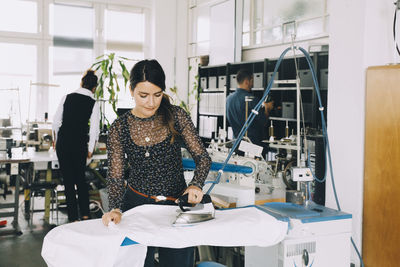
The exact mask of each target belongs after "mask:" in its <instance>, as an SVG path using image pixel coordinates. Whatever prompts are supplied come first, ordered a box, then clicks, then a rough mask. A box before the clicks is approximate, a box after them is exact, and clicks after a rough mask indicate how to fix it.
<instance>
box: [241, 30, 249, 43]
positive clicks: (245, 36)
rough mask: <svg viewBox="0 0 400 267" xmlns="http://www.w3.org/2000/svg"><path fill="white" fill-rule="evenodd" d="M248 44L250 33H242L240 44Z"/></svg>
mask: <svg viewBox="0 0 400 267" xmlns="http://www.w3.org/2000/svg"><path fill="white" fill-rule="evenodd" d="M248 45H250V33H248V32H247V33H244V34H243V38H242V46H248Z"/></svg>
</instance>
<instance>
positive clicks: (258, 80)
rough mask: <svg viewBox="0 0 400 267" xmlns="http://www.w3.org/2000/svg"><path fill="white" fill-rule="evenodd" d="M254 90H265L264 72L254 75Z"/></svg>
mask: <svg viewBox="0 0 400 267" xmlns="http://www.w3.org/2000/svg"><path fill="white" fill-rule="evenodd" d="M253 88H264V86H263V74H262V72H258V73H254V74H253Z"/></svg>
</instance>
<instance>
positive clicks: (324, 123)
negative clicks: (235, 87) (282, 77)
mask: <svg viewBox="0 0 400 267" xmlns="http://www.w3.org/2000/svg"><path fill="white" fill-rule="evenodd" d="M291 49H292V48H291V47H289V48H286V49H285V50H284V51H283V52H282V54H281V55H280V57H279V59H278V61H277V63H276V65H275V69H274V72H273V74H272V77H271V80H270V81H269V83H268V85H267V88H266V89H265V91H264V94H263V97H262V98H261V100H260V101H259V102H258V104H257V105H256V106H255V107H254V111H255V112H251V114H250V115H249V117H248V118H247V120H246V122H245V124H244V125H243V127H242V129H241V130H240V132H239V134H238V137H237V139H236V140H235V142H234V143H233V146H232V148H231V150H230V152H229V153H228V156H227V157H226V159H225V161H224V163H223V165H222V167H221V169H220V170H219V171H218V175H217V178H216V179H215V181H213V182H211V183H212V184H211V186H210V188H209V189H208V191H207V194H210V192H211V191H212V189H213V188H214V186H215V185H216V184H218V183H219V181H220V179H221V175H222V173H223V171H224V168H225V166H226V165H227V164H228V161H229V159H230V158H231V156H232V154H233V152H234V151H235V149H236V147H237V146H238V145H239V143H240V141H241V140H242V138H243V136H244V134H245V132H246V131H247V129H248V128H249V126H250V125H251V123H252V122H253V120H254V118H255V116H256V115H257V114H258V111H259V110H260V108H261V106H262V104H263V102H264V101H265V99H267V96H268V94H269V92H270V90H271V87H272V84H273V82H274V79H275V75H276V72H277V71H278V68H279V66H280V64H281V63H282V60H283V58H284V56H285V55H286V53H287V52H288V51H289V50H291ZM293 49H298V50H300V51H301V52H302V53H303V54H304V56H305V58H306V60H307V63H308V66H309V68H310V70H311V74H312V78H313V81H314V85H315V91H316V94H317V98H318V103H319V111H320V114H321V124H322V132H323V138H324V148H325V150H327V151H328V162H327V163H326V164H329V171H330V174H331V180H332V188H333V193H334V196H335V201H336V205H337V208H338V210H339V211H341V208H340V204H339V199H338V196H337V192H336V186H335V179H334V176H333V168H332V159H331V150H330V146H329V138H328V132H327V128H326V122H325V118H324V108H323V106H322V101H321V94H320V90H319V85H318V80H317V75H316V73H315V69H314V64H313V62H312V60H311V57H310V55H309V54H308V52H307V51H306V50H305V49H304V48H302V47H297V46H294V47H293ZM307 162H308V164H309V166H310V161H309V157H308V160H307ZM312 175H313V177H314V179H316V180H317V181H318V182H321V181H322V182H323V181H325V180H326V168H325V175H324V178H323V180H319V179H317V177H315V175H314V173H312ZM351 243H352V244H353V247H354V249H355V250H356V252H357V255H358V257H359V258H360V262H361V266H362V267H364V262H363V260H362V258H361V255H360V252H359V251H358V249H357V246H356V245H355V243H354V240H353V238H351Z"/></svg>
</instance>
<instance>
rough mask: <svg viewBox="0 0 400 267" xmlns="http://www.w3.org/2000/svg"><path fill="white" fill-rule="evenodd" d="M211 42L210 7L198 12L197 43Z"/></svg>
mask: <svg viewBox="0 0 400 267" xmlns="http://www.w3.org/2000/svg"><path fill="white" fill-rule="evenodd" d="M209 40H210V8H209V7H208V6H206V7H202V8H198V10H197V42H203V41H209Z"/></svg>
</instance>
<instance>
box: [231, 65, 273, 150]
mask: <svg viewBox="0 0 400 267" xmlns="http://www.w3.org/2000/svg"><path fill="white" fill-rule="evenodd" d="M236 79H237V83H238V88H237V89H236V91H235V92H234V93H232V94H230V95H229V96H228V97H227V99H226V117H227V119H228V122H229V124H230V125H231V127H232V130H233V136H234V138H237V137H238V135H239V132H240V130H241V129H242V127H243V125H244V123H245V121H246V98H247V100H248V102H247V103H248V107H247V117H249V116H250V114H251V110H252V109H254V107H255V106H256V105H257V103H258V102H259V101H260V98H258V97H256V96H255V95H254V94H253V93H252V91H251V88H252V87H253V74H252V73H251V72H250V71H248V70H246V69H241V70H239V72H238V73H237V75H236ZM250 99H252V100H250ZM273 107H274V102H273V101H270V102H268V103H264V107H262V108H261V109H260V110H259V114H258V115H257V116H256V117H255V118H254V120H253V122H252V123H251V125H250V127H249V128H248V130H247V137H249V138H250V140H251V142H252V143H253V144H256V145H259V146H263V147H265V146H264V144H263V143H262V140H263V139H264V138H265V135H264V131H265V128H266V126H267V125H266V124H267V119H268V116H269V112H270V111H271V110H272V109H273Z"/></svg>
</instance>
